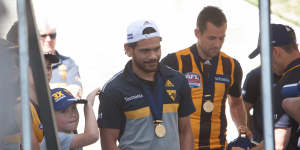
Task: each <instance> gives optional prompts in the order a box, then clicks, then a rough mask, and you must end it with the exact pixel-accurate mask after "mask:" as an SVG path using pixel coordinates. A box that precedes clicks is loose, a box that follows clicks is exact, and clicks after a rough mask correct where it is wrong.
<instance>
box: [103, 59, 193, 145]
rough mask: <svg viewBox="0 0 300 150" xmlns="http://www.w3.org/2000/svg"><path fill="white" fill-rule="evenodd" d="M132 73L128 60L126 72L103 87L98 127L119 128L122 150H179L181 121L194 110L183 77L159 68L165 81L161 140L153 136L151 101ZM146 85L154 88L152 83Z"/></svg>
mask: <svg viewBox="0 0 300 150" xmlns="http://www.w3.org/2000/svg"><path fill="white" fill-rule="evenodd" d="M131 72H132V67H131V61H129V63H128V64H127V65H126V67H125V69H124V70H123V71H121V72H120V73H118V74H116V75H115V76H114V77H113V78H112V79H111V80H110V81H109V82H108V83H107V84H106V85H105V86H104V87H103V88H102V91H101V94H100V96H99V98H100V105H99V116H98V126H99V128H113V129H119V130H120V135H119V147H120V149H126V150H127V149H128V150H129V149H141V150H142V149H174V150H177V149H178V150H179V148H180V144H179V131H178V118H180V117H185V116H188V115H190V114H191V113H193V112H194V111H195V108H194V105H193V102H192V98H191V90H190V88H189V86H188V82H187V80H186V79H185V77H184V75H183V74H181V73H179V72H177V71H175V70H173V69H171V68H168V67H166V66H164V65H160V66H159V73H160V75H161V77H162V79H163V81H164V82H163V85H162V86H163V88H162V89H163V90H164V92H163V112H162V120H163V123H162V124H163V125H165V127H166V135H165V137H163V138H161V139H160V138H157V137H156V136H155V135H154V124H153V121H154V119H153V116H152V114H151V111H149V109H150V108H149V106H150V105H149V102H148V100H149V99H146V98H147V97H146V95H145V93H144V91H143V90H142V87H141V85H140V83H139V82H137V81H136V80H135V79H134V78H133V77H132V74H131ZM143 82H147V81H143ZM146 84H147V85H150V87H153V86H154V85H151V84H153V83H151V82H147V83H146ZM150 100H151V99H150ZM154 100H155V99H154Z"/></svg>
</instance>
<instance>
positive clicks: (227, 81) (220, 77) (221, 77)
mask: <svg viewBox="0 0 300 150" xmlns="http://www.w3.org/2000/svg"><path fill="white" fill-rule="evenodd" d="M215 81H216V82H220V83H225V84H230V78H229V77H228V76H226V75H220V74H216V76H215Z"/></svg>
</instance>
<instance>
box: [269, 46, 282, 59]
mask: <svg viewBox="0 0 300 150" xmlns="http://www.w3.org/2000/svg"><path fill="white" fill-rule="evenodd" d="M272 51H273V52H272V53H273V54H274V56H275V57H277V58H278V57H280V56H281V55H282V52H283V49H281V48H280V47H277V46H274V47H273V50H272Z"/></svg>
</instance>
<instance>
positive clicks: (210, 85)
mask: <svg viewBox="0 0 300 150" xmlns="http://www.w3.org/2000/svg"><path fill="white" fill-rule="evenodd" d="M226 29H227V21H226V17H225V15H224V13H223V12H222V10H220V9H219V8H217V7H213V6H208V7H205V8H204V9H203V10H202V11H201V12H200V14H199V15H198V18H197V28H196V29H195V30H194V33H195V36H196V38H197V39H198V41H197V43H196V44H194V45H192V46H191V47H189V48H186V49H184V50H180V51H177V52H175V53H172V54H169V55H167V56H166V57H165V58H164V59H163V60H162V63H164V64H166V65H168V66H170V67H171V68H173V69H175V70H178V71H179V72H182V73H183V74H184V75H185V77H186V79H187V80H188V82H189V86H190V87H191V90H192V99H193V102H194V105H195V107H196V112H195V113H193V114H192V115H191V125H192V129H193V134H194V138H195V149H197V150H198V149H200V150H211V149H224V148H226V146H227V142H226V128H227V120H226V115H225V104H226V100H227V97H228V101H229V107H230V112H231V117H232V119H233V121H234V123H235V125H236V127H237V128H238V130H239V131H241V130H243V131H245V132H246V133H247V135H248V136H250V137H251V132H250V130H248V129H247V126H246V113H245V110H244V107H243V106H244V105H243V101H242V100H241V80H242V68H241V66H240V64H239V62H238V61H237V60H235V59H233V58H232V57H230V56H228V55H226V54H225V53H223V52H220V49H221V47H222V45H223V42H224V39H225V35H226V34H225V32H226Z"/></svg>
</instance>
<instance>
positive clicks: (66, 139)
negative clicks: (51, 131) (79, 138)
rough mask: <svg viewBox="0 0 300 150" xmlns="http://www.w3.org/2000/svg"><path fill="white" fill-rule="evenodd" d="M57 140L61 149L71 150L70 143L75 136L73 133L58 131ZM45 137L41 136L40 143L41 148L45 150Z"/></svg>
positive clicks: (78, 149)
mask: <svg viewBox="0 0 300 150" xmlns="http://www.w3.org/2000/svg"><path fill="white" fill-rule="evenodd" d="M57 135H58V141H59V144H60V148H61V150H71V149H70V146H71V144H72V140H73V138H74V136H75V134H68V133H64V132H58V133H57ZM45 140H46V139H45V137H44V138H43V141H42V143H41V150H47V146H46V141H45ZM72 150H82V148H77V149H72Z"/></svg>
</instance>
